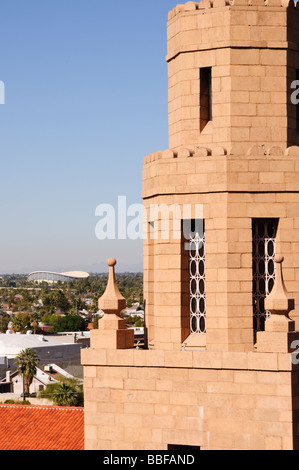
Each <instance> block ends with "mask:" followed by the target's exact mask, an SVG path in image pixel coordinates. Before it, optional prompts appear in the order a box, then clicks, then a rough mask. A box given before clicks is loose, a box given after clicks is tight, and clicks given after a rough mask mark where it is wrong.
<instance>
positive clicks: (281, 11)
mask: <svg viewBox="0 0 299 470" xmlns="http://www.w3.org/2000/svg"><path fill="white" fill-rule="evenodd" d="M167 30H168V54H167V62H168V71H169V145H170V149H168V150H165V151H161V152H155V153H154V154H151V155H149V156H147V157H146V158H145V162H144V173H143V183H144V184H143V198H144V205H145V208H146V213H147V226H146V225H145V233H146V234H147V236H146V242H145V298H146V300H147V316H148V317H147V325H148V332H149V336H148V337H149V341H150V345H151V344H152V345H153V346H154V345H155V346H154V347H159V348H163V349H164V348H165V349H180V348H181V347H182V345H185V347H187V348H188V347H189V346H190V347H199V348H208V349H213V350H214V349H217V350H238V351H240V350H244V351H248V350H253V348H254V347H255V346H254V345H255V341H256V332H257V331H259V330H263V329H264V324H265V320H266V318H267V317H268V316H269V312H268V311H266V310H265V306H264V300H265V298H266V296H267V295H268V294H269V293H270V291H271V289H272V287H273V283H274V280H275V269H276V266H275V262H274V257H275V254H276V253H277V252H278V253H280V254H283V255H284V256H285V262H284V269H285V274H286V280H287V281H288V285H289V287H290V289H291V290H292V293H293V295H294V297H296V298H297V300H298V301H299V298H298V293H299V284H298V283H296V279H298V275H299V272H298V267H299V255H298V253H297V248H298V245H297V243H298V242H299V232H298V227H299V225H298V224H299V219H298V216H299V206H298V204H299V196H298V189H299V150H298V147H297V145H298V144H299V132H298V130H299V113H298V107H297V106H295V105H294V104H292V101H291V96H292V94H293V93H294V89H293V88H292V84H293V82H294V81H295V80H296V78H298V76H299V75H298V71H299V50H298V44H299V8H298V7H297V6H296V5H295V4H294V3H293V1H292V2H284V1H281V0H267V1H266V2H265V1H264V0H252V1H250V2H249V1H248V0H234V1H232V2H230V1H227V0H214V2H213V3H211V2H210V1H209V0H202V1H201V2H200V3H196V2H187V3H186V4H185V5H178V6H176V7H175V8H174V9H173V10H172V11H171V12H170V13H169V18H168V29H167ZM155 206H156V208H157V210H156V212H155V211H154V210H151V208H153V207H155ZM162 206H163V207H168V208H169V212H168V213H167V211H166V212H165V211H164V214H163V213H162V212H163V211H162V210H159V207H162ZM174 206H175V207H176V214H174V213H173V210H171V209H173V208H174ZM188 206H189V214H190V215H189V216H188V215H187V216H185V215H184V211H183V209H184V207H188ZM200 208H201V209H200ZM198 211H199V212H198ZM195 212H197V214H198V213H199V215H196V214H195ZM169 213H170V217H171V223H172V222H173V221H174V222H175V227H176V228H175V229H174V230H173V232H172V233H170V236H169V238H168V239H167V240H166V238H165V237H164V236H163V235H164V233H165V228H163V224H164V223H165V220H164V219H165V218H167V217H168V216H169ZM186 217H187V218H189V219H190V221H191V220H192V221H193V223H195V221H196V220H197V221H198V222H199V223H200V224H201V226H202V229H201V231H200V232H201V233H199V232H198V233H197V232H193V233H192V230H190V235H189V236H188V234H187V235H186V233H184V236H187V239H188V240H187V242H189V243H191V245H190V246H191V250H189V253H188V254H187V253H186V250H184V249H183V244H182V242H181V241H180V240H179V237H178V236H176V235H177V231H178V230H180V227H179V222H180V220H181V221H182V220H185V219H186ZM179 219H180V220H179ZM294 315H295V317H296V316H297V315H298V313H297V311H296V312H294Z"/></svg>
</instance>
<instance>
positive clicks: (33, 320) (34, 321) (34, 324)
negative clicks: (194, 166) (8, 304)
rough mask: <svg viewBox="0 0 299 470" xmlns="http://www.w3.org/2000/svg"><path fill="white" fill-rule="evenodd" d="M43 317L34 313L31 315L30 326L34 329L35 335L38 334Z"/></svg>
mask: <svg viewBox="0 0 299 470" xmlns="http://www.w3.org/2000/svg"><path fill="white" fill-rule="evenodd" d="M40 319H41V315H40V313H38V312H33V313H31V314H30V324H31V326H32V327H33V331H34V334H36V330H37V328H38V324H39V322H40Z"/></svg>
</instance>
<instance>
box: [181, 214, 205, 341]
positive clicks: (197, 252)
mask: <svg viewBox="0 0 299 470" xmlns="http://www.w3.org/2000/svg"><path fill="white" fill-rule="evenodd" d="M182 239H183V240H184V244H183V260H182V269H184V270H188V271H187V272H188V275H187V276H186V277H185V276H184V275H182V279H183V282H184V285H183V286H182V291H187V292H186V294H187V293H188V295H185V296H184V304H183V309H184V311H185V319H186V320H185V322H184V326H185V328H186V329H187V328H188V335H189V334H190V333H191V334H192V333H196V334H203V333H206V280H205V261H206V256H205V222H204V220H203V219H197V220H191V221H190V220H189V221H183V237H182ZM187 299H188V300H187ZM187 302H188V303H187ZM187 305H188V307H187ZM187 312H188V313H187ZM187 318H188V323H189V325H188V327H187Z"/></svg>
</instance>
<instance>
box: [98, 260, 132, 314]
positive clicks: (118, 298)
mask: <svg viewBox="0 0 299 470" xmlns="http://www.w3.org/2000/svg"><path fill="white" fill-rule="evenodd" d="M107 264H108V266H109V277H108V283H107V287H106V290H105V292H104V294H103V295H102V297H100V298H99V301H98V307H99V309H100V310H103V312H104V313H114V314H116V315H119V314H120V312H121V311H122V310H123V309H124V308H126V299H125V298H124V297H123V296H122V295H121V293H120V292H119V289H118V287H117V284H116V279H115V271H114V267H115V265H116V259H114V258H109V259H108V260H107Z"/></svg>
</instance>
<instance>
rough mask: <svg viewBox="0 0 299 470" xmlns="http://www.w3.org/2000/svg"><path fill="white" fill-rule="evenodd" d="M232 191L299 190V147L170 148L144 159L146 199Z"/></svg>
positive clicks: (144, 190)
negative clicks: (241, 150)
mask: <svg viewBox="0 0 299 470" xmlns="http://www.w3.org/2000/svg"><path fill="white" fill-rule="evenodd" d="M230 191H232V192H233V191H234V192H235V191H236V192H265V191H270V192H273V191H277V192H280V191H282V192H283V191H295V192H299V147H297V146H292V147H288V148H286V149H283V148H282V147H278V146H272V147H268V148H266V147H265V146H264V145H253V146H252V147H250V149H249V150H248V152H247V154H245V155H240V154H239V153H237V152H234V149H231V150H230V151H227V150H226V149H225V148H224V147H221V146H219V147H215V148H213V149H210V148H207V147H195V148H181V149H179V150H173V149H167V150H164V151H158V152H154V153H152V154H150V155H147V156H146V157H145V159H144V167H143V194H142V196H143V198H144V199H147V198H149V197H153V196H159V195H165V194H186V193H189V194H190V193H198V194H200V193H213V192H230Z"/></svg>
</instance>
